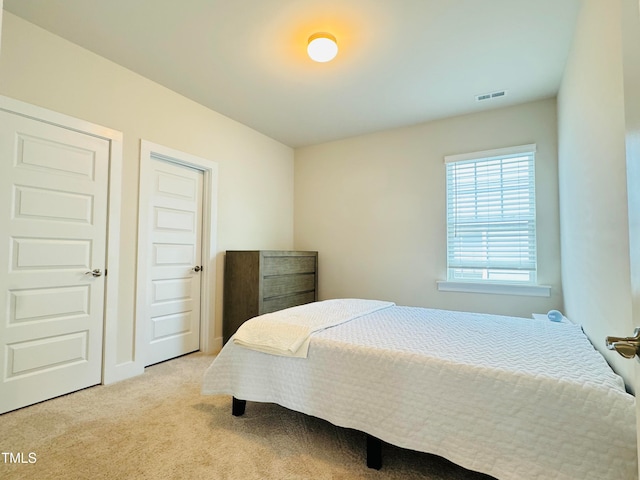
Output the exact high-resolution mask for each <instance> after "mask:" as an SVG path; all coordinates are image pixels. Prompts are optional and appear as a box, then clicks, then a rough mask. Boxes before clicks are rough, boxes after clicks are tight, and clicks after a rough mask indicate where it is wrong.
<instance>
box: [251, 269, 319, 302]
mask: <svg viewBox="0 0 640 480" xmlns="http://www.w3.org/2000/svg"><path fill="white" fill-rule="evenodd" d="M315 288H316V275H315V274H314V273H301V274H299V275H275V276H270V277H265V279H264V283H263V292H262V296H263V298H270V297H276V296H279V295H287V294H290V293H299V292H308V291H312V290H315Z"/></svg>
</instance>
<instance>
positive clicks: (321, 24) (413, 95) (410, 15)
mask: <svg viewBox="0 0 640 480" xmlns="http://www.w3.org/2000/svg"><path fill="white" fill-rule="evenodd" d="M580 2H581V0H180V1H177V0H173V1H171V0H4V8H5V9H6V10H7V11H9V12H11V13H14V14H16V15H18V16H20V17H22V18H24V19H26V20H28V21H30V22H32V23H35V24H37V25H39V26H41V27H43V28H45V29H46V30H49V31H51V32H53V33H55V34H57V35H59V36H61V37H64V38H66V39H68V40H70V41H72V42H74V43H76V44H78V45H81V46H83V47H85V48H87V49H89V50H91V51H93V52H95V53H97V54H99V55H101V56H103V57H106V58H108V59H110V60H112V61H114V62H116V63H118V64H120V65H123V66H124V67H126V68H128V69H130V70H133V71H135V72H137V73H139V74H141V75H143V76H145V77H147V78H150V79H152V80H154V81H156V82H158V83H160V84H162V85H164V86H166V87H168V88H170V89H172V90H174V91H176V92H179V93H181V94H182V95H184V96H186V97H188V98H191V99H192V100H195V101H196V102H198V103H201V104H203V105H205V106H207V107H209V108H211V109H213V110H215V111H217V112H219V113H222V114H224V115H226V116H228V117H230V118H232V119H234V120H237V121H239V122H241V123H243V124H245V125H248V126H250V127H252V128H254V129H255V130H258V131H260V132H262V133H264V134H266V135H268V136H270V137H272V138H274V139H276V140H279V141H280V142H282V143H284V144H286V145H289V146H292V147H298V146H305V145H312V144H317V143H322V142H326V141H330V140H335V139H339V138H344V137H350V136H354V135H359V134H363V133H369V132H373V131H378V130H384V129H388V128H394V127H400V126H406V125H412V124H416V123H420V122H424V121H428V120H433V119H436V118H443V117H449V116H453V115H458V114H463V113H468V112H473V111H478V110H481V109H486V108H496V107H502V106H506V105H512V104H517V103H522V102H526V101H530V100H536V99H540V98H546V97H550V96H554V95H555V94H556V93H557V90H558V87H559V85H560V80H561V77H562V73H563V70H564V65H565V61H566V58H567V54H568V52H569V49H570V46H571V39H572V37H573V31H574V25H575V20H576V17H577V14H578V11H579V7H580ZM318 31H328V32H330V33H332V34H333V35H334V36H335V37H336V38H337V40H338V44H339V47H340V51H339V53H338V56H337V57H336V59H335V60H334V61H333V62H330V63H327V64H320V63H314V62H313V61H311V60H310V59H309V58H308V57H307V56H306V44H307V39H308V37H309V36H310V35H311V34H313V33H315V32H318ZM504 89H506V90H507V95H506V97H504V98H501V99H495V100H490V101H486V102H480V103H478V102H476V100H475V96H476V95H478V94H483V93H488V92H493V91H496V90H504Z"/></svg>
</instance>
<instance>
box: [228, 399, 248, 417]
mask: <svg viewBox="0 0 640 480" xmlns="http://www.w3.org/2000/svg"><path fill="white" fill-rule="evenodd" d="M246 406H247V401H246V400H238V399H237V398H236V397H233V400H232V404H231V414H232V415H233V416H234V417H241V416H242V415H244V409H245V408H246Z"/></svg>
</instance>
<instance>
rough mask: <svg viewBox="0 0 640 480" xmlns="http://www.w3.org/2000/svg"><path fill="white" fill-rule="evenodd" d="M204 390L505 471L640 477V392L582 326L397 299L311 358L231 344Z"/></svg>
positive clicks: (325, 333)
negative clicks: (401, 303)
mask: <svg viewBox="0 0 640 480" xmlns="http://www.w3.org/2000/svg"><path fill="white" fill-rule="evenodd" d="M202 391H203V393H205V394H229V395H234V396H235V397H237V398H240V399H246V400H250V401H260V402H274V403H277V404H280V405H282V406H284V407H287V408H290V409H292V410H296V411H300V412H303V413H306V414H309V415H314V416H317V417H320V418H324V419H326V420H328V421H330V422H331V423H333V424H335V425H338V426H342V427H348V428H354V429H357V430H361V431H363V432H367V433H369V434H371V435H374V436H376V437H378V438H380V439H382V440H384V441H386V442H389V443H391V444H394V445H398V446H400V447H405V448H409V449H413V450H418V451H423V452H429V453H434V454H437V455H441V456H443V457H446V458H448V459H450V460H451V461H453V462H455V463H457V464H459V465H461V466H463V467H466V468H469V469H471V470H475V471H479V472H483V473H486V474H489V475H492V476H494V477H496V478H498V479H500V480H534V479H535V480H542V479H544V480H589V479H593V480H632V479H636V478H637V466H636V465H637V457H636V431H635V399H634V397H633V396H631V395H629V394H627V393H626V392H625V390H624V384H623V382H622V380H621V378H620V377H619V376H617V375H616V374H615V373H614V372H613V371H612V370H611V369H610V368H609V366H608V365H607V363H606V362H605V360H604V358H603V357H602V356H601V355H600V354H599V353H598V352H597V351H596V350H595V349H594V348H593V347H592V345H591V344H590V343H589V341H588V339H587V338H586V337H585V335H584V334H583V332H582V330H581V329H580V327H578V326H576V325H571V324H564V323H554V322H547V321H539V320H532V319H523V318H513V317H500V316H492V315H481V314H472V313H460V312H449V311H442V310H432V309H426V308H412V307H398V306H394V307H390V308H386V309H383V310H380V311H378V312H374V313H371V314H369V315H365V316H362V317H360V318H357V319H355V320H352V321H349V322H346V323H342V324H340V325H337V326H334V327H332V328H327V329H325V330H322V331H319V332H316V333H314V334H313V335H312V336H311V342H310V346H309V355H308V358H306V359H303V358H287V357H282V356H274V355H269V354H265V353H261V352H256V351H252V350H248V349H245V348H241V347H238V346H237V345H235V344H234V343H233V342H228V343H227V345H226V346H225V347H224V348H223V350H222V351H221V353H220V354H219V355H218V357H217V358H216V359H215V360H214V362H213V364H212V365H211V367H210V368H209V369H208V371H207V372H206V374H205V377H204V383H203V388H202ZM248 408H251V406H250V405H249V407H248Z"/></svg>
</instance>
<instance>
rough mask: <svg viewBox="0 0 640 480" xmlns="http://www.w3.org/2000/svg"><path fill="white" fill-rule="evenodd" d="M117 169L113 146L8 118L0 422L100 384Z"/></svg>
mask: <svg viewBox="0 0 640 480" xmlns="http://www.w3.org/2000/svg"><path fill="white" fill-rule="evenodd" d="M108 168H109V142H108V141H107V140H104V139H99V138H96V137H92V136H90V135H86V134H82V133H78V132H75V131H72V130H68V129H65V128H63V127H58V126H54V125H50V124H48V123H44V122H41V121H37V120H33V119H29V118H26V117H22V116H20V115H17V114H12V113H7V112H3V111H0V312H1V313H0V319H1V321H0V348H1V349H2V352H1V354H0V379H1V381H0V413H2V412H6V411H9V410H13V409H16V408H20V407H23V406H26V405H30V404H33V403H36V402H39V401H42V400H46V399H49V398H52V397H55V396H59V395H63V394H66V393H69V392H72V391H75V390H79V389H81V388H85V387H88V386H91V385H96V384H98V383H100V382H101V379H102V335H103V322H104V313H103V311H104V292H105V279H104V274H103V272H104V268H105V259H106V225H107V186H108ZM94 270H95V271H96V273H95V276H94V274H92V273H91V272H92V271H94ZM87 272H89V273H87Z"/></svg>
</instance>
